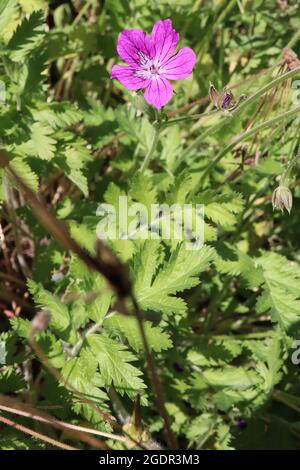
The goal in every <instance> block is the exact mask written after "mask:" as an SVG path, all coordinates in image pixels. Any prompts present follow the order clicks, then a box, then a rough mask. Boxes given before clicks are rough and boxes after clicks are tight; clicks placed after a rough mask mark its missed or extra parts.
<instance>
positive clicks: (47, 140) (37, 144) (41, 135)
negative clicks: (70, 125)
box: [16, 122, 56, 160]
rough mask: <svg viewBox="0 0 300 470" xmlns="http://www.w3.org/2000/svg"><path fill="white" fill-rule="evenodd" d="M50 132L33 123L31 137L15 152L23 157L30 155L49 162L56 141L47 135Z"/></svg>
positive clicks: (52, 155)
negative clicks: (23, 155)
mask: <svg viewBox="0 0 300 470" xmlns="http://www.w3.org/2000/svg"><path fill="white" fill-rule="evenodd" d="M51 133H52V130H51V129H50V128H49V127H47V126H45V125H44V124H41V123H39V122H35V123H34V124H32V126H31V137H30V139H29V140H28V141H27V142H25V143H23V144H21V145H19V146H18V147H16V151H17V152H18V153H21V154H25V155H32V156H35V157H39V158H41V159H42V160H50V159H51V158H53V157H54V152H55V144H56V140H55V139H53V138H52V137H49V135H50V134H51Z"/></svg>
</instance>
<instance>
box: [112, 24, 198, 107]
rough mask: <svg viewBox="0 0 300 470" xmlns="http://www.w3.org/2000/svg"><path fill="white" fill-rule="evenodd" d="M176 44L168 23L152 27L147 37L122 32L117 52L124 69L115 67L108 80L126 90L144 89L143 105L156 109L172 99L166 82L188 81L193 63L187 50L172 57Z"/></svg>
mask: <svg viewBox="0 0 300 470" xmlns="http://www.w3.org/2000/svg"><path fill="white" fill-rule="evenodd" d="M178 42H179V34H178V33H177V32H176V31H175V29H173V27H172V21H171V20H169V19H168V20H161V21H158V22H157V23H155V25H154V26H153V29H152V33H151V35H150V36H149V35H148V34H147V33H145V32H144V31H142V30H140V29H125V30H124V31H123V32H122V33H121V34H120V37H119V41H118V45H117V51H118V54H119V56H120V57H121V59H122V60H124V62H126V64H127V65H115V66H114V67H113V69H112V72H111V78H117V79H118V80H119V81H120V82H121V83H122V85H124V86H125V87H126V88H128V89H129V90H141V89H143V90H144V89H146V92H145V94H144V97H145V99H146V101H148V103H150V104H152V105H153V106H155V108H157V109H160V108H161V107H162V106H164V105H165V104H167V103H168V102H169V101H170V99H171V98H172V95H173V87H172V85H171V84H170V82H169V80H180V79H181V78H186V77H189V76H190V75H191V73H192V70H193V67H194V65H195V63H196V60H197V58H196V54H195V53H194V51H192V49H190V48H189V47H184V48H182V49H180V50H179V51H178V52H177V54H175V50H176V47H177V44H178Z"/></svg>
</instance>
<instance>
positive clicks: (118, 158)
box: [0, 0, 300, 449]
mask: <svg viewBox="0 0 300 470" xmlns="http://www.w3.org/2000/svg"><path fill="white" fill-rule="evenodd" d="M162 18H171V19H172V20H173V24H174V27H175V28H176V30H177V31H179V32H180V35H181V43H180V44H181V46H182V45H188V46H189V47H192V48H193V49H194V50H195V51H196V53H197V55H198V62H197V66H196V68H195V70H194V73H193V75H192V77H191V78H189V79H186V80H182V81H179V82H176V83H175V84H174V87H175V90H176V94H174V97H173V99H172V101H171V102H170V103H169V104H168V105H167V106H166V108H165V109H164V112H165V113H166V114H167V113H171V114H169V118H170V119H174V123H173V124H172V125H170V126H168V127H166V128H165V129H164V130H162V132H161V134H160V138H159V142H158V145H157V148H156V150H155V153H154V155H153V159H152V161H151V162H150V166H149V169H148V170H147V171H146V172H144V173H140V172H139V171H138V169H139V167H140V166H141V164H142V161H143V159H144V156H145V154H146V153H147V150H148V148H149V146H150V142H151V137H152V123H151V120H152V115H151V110H150V111H149V110H147V109H146V107H145V103H144V101H143V98H142V94H140V93H137V94H134V93H132V92H129V91H128V90H126V89H124V87H122V86H121V85H120V84H119V83H118V82H117V81H111V80H110V78H109V77H110V70H111V67H112V65H113V64H114V63H117V62H120V60H119V58H118V56H117V52H116V43H117V38H118V34H119V33H120V32H121V31H122V30H123V29H125V28H141V29H144V30H146V31H148V32H150V31H151V28H152V25H153V23H154V22H155V21H157V20H159V19H162ZM299 30H300V15H299V2H297V1H288V2H279V1H278V2H275V1H271V0H270V1H269V0H267V1H259V0H239V1H222V0H215V1H205V0H196V1H195V0H191V1H190V0H184V1H183V0H172V1H167V0H166V1H159V2H158V1H157V2H156V1H153V2H149V1H146V0H131V1H129V0H107V1H100V2H99V1H94V0H90V1H86V2H85V1H76V0H74V1H69V2H47V1H45V0H1V1H0V36H1V52H0V80H2V81H3V83H4V84H5V87H6V96H5V102H3V103H1V104H0V129H1V147H3V148H5V150H6V151H7V152H8V153H9V154H10V156H11V165H12V167H13V168H14V169H15V171H17V172H18V174H20V176H22V178H23V180H24V181H25V182H26V184H27V185H28V186H29V187H30V188H31V189H32V190H33V191H34V192H36V193H37V194H39V195H40V196H41V197H43V198H44V200H45V201H46V204H47V206H48V208H49V209H50V210H52V211H53V212H54V213H55V215H56V217H57V218H58V219H60V220H63V221H64V222H65V223H66V224H67V225H68V227H69V229H70V233H71V234H72V236H73V237H74V238H75V240H77V241H78V243H80V244H81V246H82V247H83V248H84V249H86V250H87V251H88V252H89V253H91V254H92V255H96V248H95V247H96V226H97V223H98V222H99V217H97V216H96V210H97V207H98V205H99V203H101V202H107V203H112V204H114V203H115V202H116V201H117V200H118V197H119V195H125V194H128V195H129V198H130V201H132V202H140V203H143V204H145V205H147V207H149V206H150V204H153V203H163V202H168V203H170V204H174V203H179V204H184V203H194V204H196V203H203V204H205V241H206V244H205V246H204V247H203V248H202V249H201V250H199V251H188V250H187V249H186V247H185V244H180V243H178V241H176V240H170V241H161V242H160V241H157V240H146V241H144V240H126V241H124V240H115V241H110V242H109V244H110V246H111V247H112V249H113V250H114V251H115V252H116V254H117V255H118V256H119V257H120V258H121V259H122V260H123V261H124V263H126V264H127V265H128V267H129V269H130V273H131V279H132V280H133V284H134V290H135V295H136V298H137V300H138V302H139V304H140V306H141V308H142V309H143V311H144V312H145V316H146V322H145V329H146V335H147V338H148V342H149V346H150V348H151V351H152V353H153V356H154V359H155V363H156V368H157V371H158V373H159V375H160V377H161V380H162V383H163V388H164V395H165V404H166V408H167V411H168V413H169V416H170V421H171V428H172V431H173V433H174V434H175V436H176V438H177V440H178V442H179V446H180V448H182V449H186V448H193V449H255V448H260V449H266V448H267V449H269V448H273V449H287V448H288V449H299V438H300V420H299V411H300V399H299V366H297V365H294V364H292V361H291V356H292V353H293V352H294V349H293V348H292V344H293V341H294V340H297V339H300V327H299V325H300V242H299V240H300V239H299V209H300V203H299V195H300V193H299V180H298V179H297V178H299V171H298V169H297V167H294V168H293V174H292V178H291V180H290V187H291V190H292V191H293V196H294V205H293V209H292V212H291V215H289V214H288V213H287V212H285V213H281V212H279V211H277V212H276V211H275V212H274V211H273V209H272V205H271V197H272V193H273V191H274V189H275V188H276V187H277V186H278V181H279V178H280V176H281V175H282V174H283V173H284V171H285V169H286V168H287V165H288V162H289V161H291V159H292V158H293V157H295V155H296V153H297V151H298V147H299V135H300V134H299V115H297V114H293V116H291V117H288V118H284V117H282V118H278V119H274V122H273V124H272V125H267V126H266V128H264V129H262V130H260V131H257V132H254V134H252V135H250V138H247V136H246V137H245V139H244V138H243V137H242V139H240V140H238V141H235V140H233V139H239V136H240V135H241V134H240V133H242V132H244V131H246V130H248V129H250V128H254V127H255V126H257V125H259V124H261V123H263V122H267V121H268V120H270V119H273V118H276V116H280V115H281V114H284V113H285V112H287V111H289V110H292V109H294V108H295V107H296V106H297V105H298V106H299V101H297V100H299V99H298V97H297V94H296V93H295V90H293V89H292V80H296V78H297V77H296V76H295V77H294V78H293V79H291V80H287V81H285V82H283V83H280V85H278V86H277V87H272V88H271V89H270V91H269V92H268V93H267V94H264V95H263V97H260V98H259V99H257V100H254V101H253V102H252V103H250V104H249V106H245V108H244V109H243V111H241V112H240V113H237V114H236V115H234V116H233V117H230V116H223V115H220V113H216V114H214V115H211V116H208V117H199V118H198V119H195V120H194V119H193V120H187V119H185V120H184V119H181V118H183V117H187V116H190V115H193V114H195V113H202V112H205V111H210V110H211V109H212V105H211V104H210V102H209V100H208V99H207V93H208V87H209V82H213V83H214V85H215V86H216V87H217V88H218V89H220V90H222V89H223V88H224V87H225V86H226V87H227V88H231V87H232V89H233V92H234V95H235V97H236V99H238V97H239V96H241V95H242V94H246V95H247V96H248V97H249V96H251V95H252V94H253V93H255V92H256V91H257V90H259V89H261V88H262V87H263V86H264V85H266V84H268V83H270V82H271V81H272V80H274V78H275V77H276V76H278V75H279V74H280V73H284V72H287V71H288V64H287V62H283V57H285V56H283V49H284V48H285V47H287V46H289V47H293V50H294V51H295V53H296V54H297V53H300V40H299V39H300V38H299ZM298 67H299V64H298ZM299 78H300V77H299ZM191 103H192V104H191ZM189 104H191V106H188V105H189ZM298 114H299V113H298ZM179 118H180V119H179ZM176 119H177V120H176ZM175 120H176V122H175ZM220 122H221V125H220ZM232 142H233V143H236V142H237V145H229V147H228V149H227V145H228V144H231V143H232ZM224 149H227V150H228V151H227V150H226V151H225V152H224ZM222 152H223V153H222ZM216 155H217V156H218V155H219V156H220V159H217V160H218V161H216V162H215V164H214V163H213V164H212V161H214V160H213V159H214V157H215V156H216ZM208 168H209V171H207V169H208ZM0 179H1V189H0V197H1V219H2V226H3V227H5V226H6V225H7V224H11V228H10V229H9V231H8V235H6V237H7V238H6V240H7V243H6V245H5V246H4V245H2V248H3V249H2V255H1V271H2V274H1V278H0V281H1V294H0V300H1V309H2V311H3V313H2V314H1V317H0V328H1V331H2V333H1V336H0V341H1V345H2V347H3V348H4V349H5V351H6V357H5V361H3V362H4V363H3V364H2V365H1V366H0V392H1V393H2V394H7V395H8V396H10V397H15V398H18V399H19V400H21V401H22V402H25V403H30V404H31V405H33V406H37V407H40V406H43V407H46V409H48V408H47V407H49V413H50V414H52V416H56V417H57V418H59V419H61V420H64V421H66V422H68V423H73V424H78V425H83V426H92V427H94V428H95V429H98V430H100V431H103V432H109V433H112V434H113V433H114V432H116V431H115V430H114V429H113V427H112V425H111V423H110V421H109V420H107V419H105V415H103V413H102V415H101V414H99V413H98V412H97V411H96V410H95V408H93V407H91V406H90V405H89V404H87V403H85V402H83V401H81V400H80V399H78V396H76V394H74V393H73V391H72V389H70V386H69V385H70V384H71V386H72V387H74V388H76V390H78V391H79V392H81V393H82V394H84V395H85V396H86V397H88V398H89V399H90V400H92V401H93V402H94V403H95V404H96V405H97V406H98V407H99V408H100V410H102V411H103V412H105V413H106V414H111V415H112V416H114V417H115V418H116V421H117V422H119V423H120V425H121V426H122V425H123V430H124V429H125V430H126V429H127V431H128V427H127V428H126V427H125V428H124V422H126V420H127V421H128V419H129V418H130V416H131V415H132V413H133V408H134V404H136V403H137V397H138V396H140V397H141V410H140V413H141V420H142V431H143V432H144V434H143V443H144V445H145V446H147V445H148V446H151V445H152V446H155V445H156V446H157V445H158V446H160V447H161V448H166V447H168V445H169V444H168V443H167V440H166V435H165V431H164V424H163V421H162V418H161V417H160V415H159V413H158V411H157V406H156V403H155V397H154V393H153V390H152V388H151V385H150V382H149V376H148V372H147V363H146V361H145V354H144V351H143V344H142V340H141V336H140V331H139V328H138V325H137V322H136V319H135V318H134V317H133V316H126V315H124V314H122V313H120V312H117V307H116V296H115V294H114V293H113V292H112V291H111V289H110V288H109V287H108V286H107V284H106V281H105V280H104V278H103V277H102V276H100V275H99V274H96V273H94V272H91V271H90V270H89V269H88V268H87V267H86V266H85V265H84V264H83V262H82V261H80V260H79V259H78V258H77V257H76V256H75V255H73V254H72V253H71V252H68V251H66V250H64V249H63V248H62V247H61V246H60V245H59V243H58V242H57V241H56V240H55V239H53V238H52V237H51V236H50V235H49V234H48V233H47V232H46V230H45V229H44V228H43V227H42V225H41V224H40V222H39V221H38V220H37V219H36V217H35V216H34V215H33V213H32V211H31V209H30V206H29V205H28V204H27V201H26V199H24V197H23V196H22V195H21V194H20V192H19V190H18V188H17V187H15V186H14V185H13V183H12V182H11V181H9V180H8V176H7V174H6V173H5V170H4V169H1V170H0ZM136 222H137V223H138V221H136ZM26 243H27V245H26ZM25 245H26V246H27V247H28V246H29V247H30V249H25V248H24V247H25ZM20 256H21V261H22V259H25V264H26V269H25V268H24V266H22V263H21V262H20ZM2 258H3V259H2ZM5 260H6V261H5ZM12 277H13V278H14V279H17V281H19V283H18V282H17V283H16V284H15V282H14V280H12ZM26 292H27V297H26ZM95 292H96V293H98V294H97V295H96V296H95V297H93V295H92V296H90V297H89V296H88V295H89V293H92V294H93V293H95ZM24 294H25V297H24ZM20 298H21V299H23V302H21V303H20ZM24 298H25V299H26V300H25V301H24ZM12 301H13V302H15V303H16V304H17V305H19V306H20V307H21V309H20V311H18V315H16V314H15V313H16V311H15V310H14V315H11V316H13V318H9V315H7V313H6V314H5V312H7V309H14V308H15V307H14V305H15V304H13V305H12V303H11V302H12ZM18 302H19V303H18ZM40 308H44V309H47V310H50V312H51V321H50V325H49V328H48V329H47V330H46V331H45V332H42V333H39V334H38V336H37V342H38V345H39V347H40V348H41V350H42V351H43V352H44V354H46V356H47V357H48V360H49V361H50V363H51V364H52V365H53V367H55V368H56V370H58V371H59V372H60V374H61V376H62V377H63V378H65V380H67V383H65V384H63V383H62V381H61V383H59V381H57V380H56V379H55V378H54V377H53V376H52V375H51V373H50V372H49V371H48V370H47V368H45V366H43V365H41V364H40V362H39V361H38V360H37V358H36V357H35V354H34V352H33V351H32V350H31V348H30V347H29V345H28V338H29V335H30V331H31V320H32V318H33V316H34V313H35V312H36V311H38V310H39V309H40ZM124 415H125V420H124V419H123V418H124ZM1 416H6V417H8V416H10V417H11V415H10V414H9V413H8V412H4V411H3V410H2V411H1V410H0V417H1ZM103 416H104V417H103ZM122 416H123V418H122ZM15 418H16V421H18V422H20V423H23V424H25V425H26V426H29V427H31V428H32V429H36V430H39V431H43V432H44V433H45V434H49V435H52V436H53V435H54V436H55V437H56V438H57V439H59V440H61V441H62V442H71V443H72V444H73V445H75V446H76V447H78V448H90V447H89V446H88V445H87V444H83V443H81V442H76V441H75V442H74V440H73V441H72V440H70V438H69V437H68V436H67V435H65V434H64V433H61V432H60V431H57V430H56V431H54V430H53V429H52V428H51V427H49V426H48V427H47V426H44V425H43V426H42V425H40V424H38V423H36V422H35V421H32V420H30V419H28V418H21V417H15ZM127 424H128V423H127ZM133 427H134V426H133ZM142 431H141V429H136V428H134V430H132V429H131V430H130V431H128V432H129V434H130V435H131V436H134V437H135V438H136V439H137V440H139V439H140V438H141V432H142ZM118 434H120V431H119V432H118ZM121 434H122V433H121ZM145 436H146V437H145ZM150 436H151V437H150ZM106 444H107V445H108V446H109V447H110V448H112V449H123V448H128V446H135V444H134V443H132V442H131V443H130V442H129V441H128V439H127V441H125V442H124V440H116V439H113V438H106ZM0 448H1V449H30V448H34V449H36V448H37V449H39V448H44V449H45V448H52V446H50V445H49V444H47V443H44V442H43V441H40V440H35V439H32V438H29V437H28V436H27V435H26V434H24V433H21V432H19V431H15V430H13V429H12V428H9V427H7V426H5V425H4V424H0ZM134 448H137V446H135V447H134Z"/></svg>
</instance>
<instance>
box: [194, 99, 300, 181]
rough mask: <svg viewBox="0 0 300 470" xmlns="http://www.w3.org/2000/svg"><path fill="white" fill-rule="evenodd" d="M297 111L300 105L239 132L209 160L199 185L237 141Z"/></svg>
mask: <svg viewBox="0 0 300 470" xmlns="http://www.w3.org/2000/svg"><path fill="white" fill-rule="evenodd" d="M299 112H300V106H297V107H296V108H294V109H291V110H290V111H286V112H285V113H282V114H278V116H275V117H274V118H272V119H269V120H268V121H265V122H262V123H260V124H258V125H257V126H255V127H252V129H249V130H248V131H246V132H242V133H241V134H239V135H238V136H237V137H235V138H234V139H233V140H232V141H231V142H229V144H228V145H226V147H225V148H223V149H222V150H220V152H219V153H218V154H217V155H216V156H215V158H214V159H213V160H212V161H211V162H210V164H209V165H208V166H207V167H206V169H205V171H204V173H203V174H202V177H201V179H200V182H199V184H200V185H201V184H202V183H203V181H204V179H205V177H206V176H207V175H208V173H209V172H210V170H211V169H212V168H214V167H215V165H216V164H217V163H218V162H219V161H220V160H221V158H222V157H224V155H226V153H227V152H229V151H230V150H232V149H233V148H234V147H235V146H236V145H237V144H238V143H240V142H242V141H243V140H245V139H247V138H248V137H251V136H252V135H255V134H256V133H257V132H258V131H260V130H262V129H266V128H267V127H271V126H273V124H276V123H277V122H280V121H283V120H285V119H288V118H291V117H293V116H295V115H297V114H298V113H299Z"/></svg>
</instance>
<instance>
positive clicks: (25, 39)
mask: <svg viewBox="0 0 300 470" xmlns="http://www.w3.org/2000/svg"><path fill="white" fill-rule="evenodd" d="M43 35H44V13H42V12H40V11H38V12H34V13H32V15H30V16H29V18H24V20H23V21H22V23H21V24H20V25H19V26H18V27H17V29H16V31H15V33H14V35H13V36H12V38H11V39H10V41H9V43H8V45H7V47H8V49H9V51H10V58H11V59H12V60H14V61H16V62H18V61H21V60H24V58H25V57H26V56H27V55H28V54H31V53H32V52H33V50H34V49H35V48H36V47H38V46H39V45H40V43H41V41H42V40H43Z"/></svg>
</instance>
